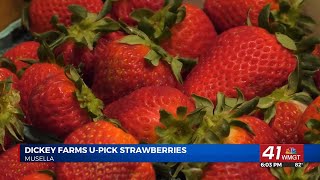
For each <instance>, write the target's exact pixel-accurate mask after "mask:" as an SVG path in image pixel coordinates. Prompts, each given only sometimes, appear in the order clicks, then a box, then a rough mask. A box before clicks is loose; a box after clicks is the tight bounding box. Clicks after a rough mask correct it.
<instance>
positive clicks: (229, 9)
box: [204, 0, 278, 32]
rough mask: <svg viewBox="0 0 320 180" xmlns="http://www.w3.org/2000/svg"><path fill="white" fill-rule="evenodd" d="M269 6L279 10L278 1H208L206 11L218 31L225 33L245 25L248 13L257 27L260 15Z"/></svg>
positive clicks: (205, 6) (205, 5)
mask: <svg viewBox="0 0 320 180" xmlns="http://www.w3.org/2000/svg"><path fill="white" fill-rule="evenodd" d="M267 4H271V5H272V6H271V7H272V9H278V3H277V1H276V0H244V1H239V0H229V1H225V0H206V1H205V3H204V11H205V12H206V13H207V14H208V16H209V17H210V19H211V20H212V22H213V24H214V25H215V27H216V28H217V31H218V32H223V31H226V30H228V29H230V28H232V27H236V26H242V25H245V24H246V21H247V16H248V12H249V18H250V20H251V22H252V24H253V25H256V26H257V25H258V16H259V13H260V11H261V10H262V9H263V7H264V6H266V5H267Z"/></svg>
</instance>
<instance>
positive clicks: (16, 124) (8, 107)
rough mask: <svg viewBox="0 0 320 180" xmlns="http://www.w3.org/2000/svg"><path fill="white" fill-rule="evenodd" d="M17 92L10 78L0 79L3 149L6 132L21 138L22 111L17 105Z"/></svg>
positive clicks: (18, 100)
mask: <svg viewBox="0 0 320 180" xmlns="http://www.w3.org/2000/svg"><path fill="white" fill-rule="evenodd" d="M19 102H20V95H19V92H17V91H16V90H14V89H13V88H12V80H11V78H8V79H6V80H4V81H0V144H1V146H2V149H4V138H5V136H6V135H7V132H9V133H10V135H11V136H12V137H14V138H15V139H16V140H18V141H22V140H23V123H22V122H21V121H20V119H21V118H23V116H24V115H23V112H22V110H21V109H20V106H19Z"/></svg>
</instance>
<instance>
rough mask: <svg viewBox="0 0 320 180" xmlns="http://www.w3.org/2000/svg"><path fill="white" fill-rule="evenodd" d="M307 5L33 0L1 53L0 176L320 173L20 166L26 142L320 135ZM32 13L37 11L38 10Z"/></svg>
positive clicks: (286, 140)
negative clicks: (26, 34) (25, 31)
mask: <svg viewBox="0 0 320 180" xmlns="http://www.w3.org/2000/svg"><path fill="white" fill-rule="evenodd" d="M302 5H303V2H302V1H301V0H279V1H276V0H259V1H258V0H243V1H239V0H229V1H226V0H206V1H205V4H204V9H200V8H199V7H196V6H194V5H191V4H186V3H184V2H182V0H174V1H173V0H172V1H167V0H166V1H165V0H153V1H149V0H117V1H115V0H106V1H105V2H103V1H102V0H51V1H44V0H32V1H31V2H30V4H29V6H28V8H27V9H26V13H25V17H24V18H23V19H24V20H25V21H24V24H25V25H26V28H29V30H30V32H31V33H32V34H33V35H34V41H29V42H23V43H21V44H18V45H17V46H15V47H13V48H12V49H10V50H8V51H7V52H6V53H5V54H4V55H3V57H2V58H1V59H0V64H1V68H0V80H1V82H0V87H1V88H0V110H1V111H0V122H1V123H0V124H1V126H0V132H1V134H0V144H1V145H2V147H3V151H2V152H1V154H0V172H1V173H0V179H53V178H55V177H56V178H57V179H61V180H64V179H123V180H128V179H148V180H149V179H156V178H157V179H177V178H182V179H189V180H194V179H208V180H214V179H243V180H247V179H261V180H265V179H319V176H320V167H319V164H315V163H313V164H306V165H305V167H303V168H285V169H268V168H260V166H259V164H258V163H196V164H194V163H175V164H166V163H161V164H151V163H47V162H42V163H20V162H19V143H66V144H138V143H149V144H154V143H162V144H275V143H279V144H297V143H304V144H306V143H314V144H319V143H320V110H319V109H320V97H319V96H320V72H319V71H318V70H319V68H320V59H319V58H320V48H319V46H317V44H318V43H320V38H319V37H314V36H313V35H312V25H313V24H314V21H313V20H312V19H311V18H310V17H308V16H305V15H303V14H302V13H301V6H302ZM27 14H28V15H27Z"/></svg>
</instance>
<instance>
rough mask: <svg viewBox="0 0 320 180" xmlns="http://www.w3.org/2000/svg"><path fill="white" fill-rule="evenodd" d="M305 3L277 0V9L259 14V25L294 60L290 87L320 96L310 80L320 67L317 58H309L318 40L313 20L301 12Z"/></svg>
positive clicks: (265, 9) (264, 9) (267, 7)
mask: <svg viewBox="0 0 320 180" xmlns="http://www.w3.org/2000/svg"><path fill="white" fill-rule="evenodd" d="M303 2H304V0H280V1H279V10H273V11H271V5H270V4H269V5H267V6H265V7H264V8H263V10H262V11H261V13H260V15H259V26H260V27H262V28H264V29H266V30H268V31H269V32H270V33H272V34H275V36H276V38H277V40H278V42H279V43H280V44H281V45H282V46H283V47H285V48H287V49H289V50H291V51H292V52H293V53H294V54H295V55H296V57H297V67H296V69H295V71H294V72H293V73H291V75H290V77H289V86H290V88H296V89H294V91H295V92H297V91H306V92H308V93H310V94H311V95H313V96H318V95H320V91H319V90H318V89H317V88H316V85H315V83H314V80H313V75H314V73H315V72H316V71H317V70H319V68H320V59H319V58H317V57H314V56H313V55H311V53H312V51H313V50H314V48H315V45H316V44H319V43H320V37H315V36H314V35H313V32H312V29H313V26H314V24H315V21H314V20H313V19H312V18H311V17H309V16H306V15H304V14H303V13H302V5H303Z"/></svg>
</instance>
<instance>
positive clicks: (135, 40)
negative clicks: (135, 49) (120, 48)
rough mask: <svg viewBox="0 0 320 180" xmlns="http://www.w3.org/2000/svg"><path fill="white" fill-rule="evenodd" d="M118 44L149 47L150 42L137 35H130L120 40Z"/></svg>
mask: <svg viewBox="0 0 320 180" xmlns="http://www.w3.org/2000/svg"><path fill="white" fill-rule="evenodd" d="M118 42H120V43H123V44H129V45H137V44H143V45H148V42H147V41H146V40H144V39H142V38H141V37H139V36H137V35H128V36H125V37H123V38H122V39H120V40H119V41H118Z"/></svg>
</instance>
